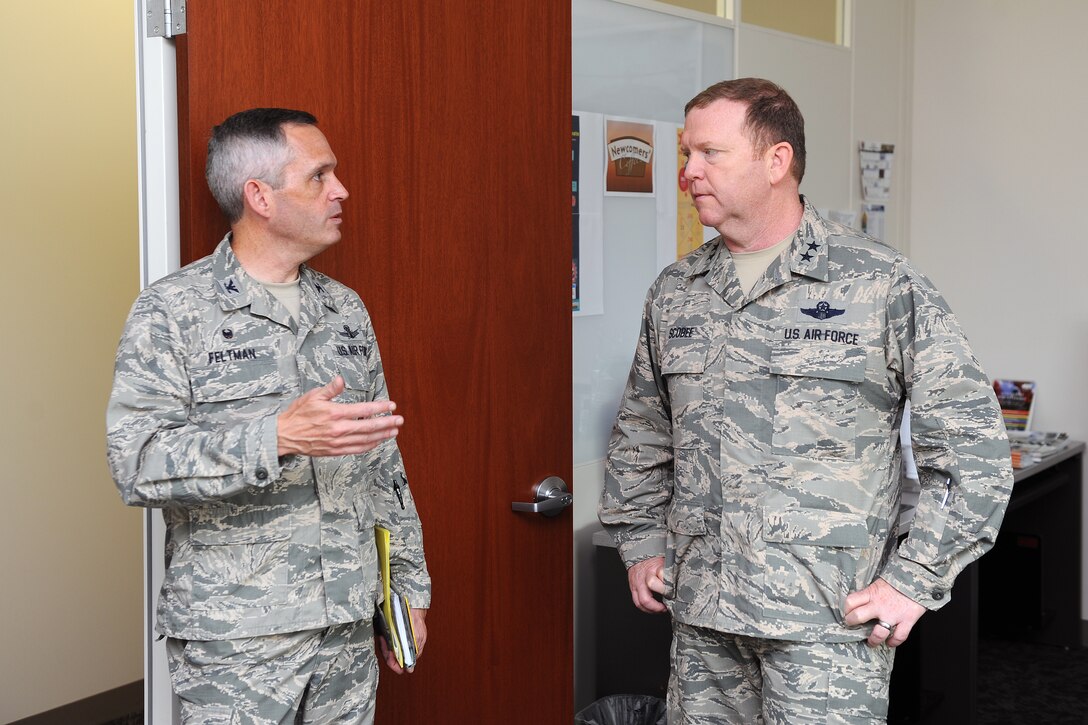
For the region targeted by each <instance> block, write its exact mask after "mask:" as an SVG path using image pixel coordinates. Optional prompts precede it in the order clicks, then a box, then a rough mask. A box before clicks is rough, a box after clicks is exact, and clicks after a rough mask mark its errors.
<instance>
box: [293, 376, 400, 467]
mask: <svg viewBox="0 0 1088 725" xmlns="http://www.w3.org/2000/svg"><path fill="white" fill-rule="evenodd" d="M343 391H344V379H343V378H342V377H340V376H339V375H337V376H336V377H335V378H333V380H332V382H331V383H329V384H328V385H326V386H324V387H322V388H317V389H315V390H311V391H310V392H308V393H306V394H305V395H303V396H302V397H300V398H298V399H296V400H295V401H294V402H293V403H291V405H290V406H288V408H287V410H285V411H283V412H282V413H280V415H279V417H278V418H277V420H276V436H277V440H278V443H279V455H281V456H286V455H289V454H292V453H301V454H303V455H306V456H350V455H354V454H356V453H365V452H366V451H369V450H371V449H373V448H375V447H377V446H378V444H379V443H381V442H382V441H385V440H387V439H389V438H392V437H394V436H396V435H397V432H398V431H399V430H400V426H401V425H403V424H404V418H403V417H401V416H399V415H389V414H390V413H392V412H393V411H394V410H395V409H396V407H397V406H396V404H395V403H393V402H392V401H389V400H380V401H374V402H370V403H335V402H333V398H335V397H336V396H337V395H339V394H340V393H342V392H343Z"/></svg>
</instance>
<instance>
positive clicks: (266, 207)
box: [242, 179, 275, 219]
mask: <svg viewBox="0 0 1088 725" xmlns="http://www.w3.org/2000/svg"><path fill="white" fill-rule="evenodd" d="M271 191H272V187H271V186H269V185H268V184H266V183H264V182H263V181H261V180H260V179H248V180H247V181H246V183H245V184H244V185H243V186H242V197H243V198H244V200H245V204H246V206H248V207H249V208H250V209H252V210H253V212H254V213H256V214H257V215H258V216H261V217H264V218H265V219H267V218H268V217H269V216H271V215H272V208H273V206H274V204H275V202H274V200H273V199H272V194H271Z"/></svg>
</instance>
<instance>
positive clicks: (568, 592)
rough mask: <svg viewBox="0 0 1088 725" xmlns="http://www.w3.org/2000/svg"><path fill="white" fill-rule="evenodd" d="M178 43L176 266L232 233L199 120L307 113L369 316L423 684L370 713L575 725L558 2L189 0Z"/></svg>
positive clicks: (339, 269) (385, 691)
mask: <svg viewBox="0 0 1088 725" xmlns="http://www.w3.org/2000/svg"><path fill="white" fill-rule="evenodd" d="M186 14H187V18H188V19H187V22H188V31H187V34H186V35H184V36H180V37H179V42H178V76H179V81H178V87H179V99H178V101H179V109H180V110H179V115H180V117H181V118H180V121H181V129H182V130H181V132H180V138H179V147H180V152H181V156H182V159H181V176H182V178H181V187H182V194H181V195H182V261H183V262H189V261H191V260H193V259H196V258H198V257H200V256H203V255H205V254H207V253H208V252H210V251H211V249H212V248H213V247H214V245H215V244H216V243H217V242H218V241H219V239H221V238H222V236H223V234H224V233H225V231H226V228H227V227H226V223H225V222H224V221H223V219H222V218H221V216H220V214H219V212H218V210H217V208H216V206H215V203H214V202H213V201H212V199H211V195H210V194H209V193H208V191H207V188H206V185H205V183H204V178H203V170H204V155H205V151H206V145H207V138H208V133H209V130H210V128H211V127H212V126H213V125H214V124H216V123H218V122H219V121H221V120H222V119H223V118H225V117H226V116H228V115H229V114H230V113H233V112H235V111H238V110H241V109H244V108H249V107H253V106H283V107H291V108H301V109H304V110H308V111H310V112H311V113H313V114H314V115H316V116H317V118H318V124H319V127H320V128H321V129H322V130H323V131H324V133H325V134H326V136H327V137H328V139H329V142H330V144H331V145H332V148H333V151H334V152H335V153H336V155H337V158H338V161H339V167H338V168H337V176H339V177H340V179H341V180H342V181H343V182H344V184H345V185H346V186H347V188H348V191H349V192H350V194H351V196H350V197H349V198H348V199H347V201H346V202H345V203H344V215H343V216H344V224H343V230H344V238H343V240H342V241H341V242H340V243H339V244H338V245H336V246H335V247H333V248H332V249H330V250H329V251H327V252H325V253H324V254H322V255H321V256H320V257H318V258H317V259H316V260H314V266H315V267H317V268H319V269H321V270H322V271H325V272H327V273H329V274H330V275H332V276H333V277H335V278H336V279H339V280H340V281H342V282H344V283H346V284H348V285H350V286H352V287H353V288H355V289H356V290H357V291H358V292H359V294H360V296H362V298H363V301H364V302H365V303H366V304H367V307H368V308H369V310H370V312H371V316H372V318H373V320H374V325H375V329H376V331H377V335H378V343H379V345H380V347H381V351H382V357H383V362H384V363H385V369H386V374H387V377H388V382H389V389H390V396H391V397H392V398H393V399H394V400H395V401H396V402H397V404H398V413H402V414H403V415H404V417H405V425H404V429H403V432H402V433H401V435H400V437H399V439H398V440H399V443H400V445H401V449H402V451H403V454H404V459H405V465H406V467H407V470H408V477H409V485H410V486H411V488H412V490H413V492H414V495H415V497H416V501H417V503H418V507H419V511H420V516H421V517H422V519H423V526H424V540H425V545H426V551H427V558H428V562H429V564H430V567H431V573H432V577H433V580H434V601H433V606H432V609H431V612H430V613H429V615H428V619H427V623H428V628H429V630H430V640H429V641H428V645H427V650H426V653H425V654H424V656H423V658H422V659H421V661H420V665H419V667H418V668H417V670H416V673H415V674H413V675H411V676H405V677H396V676H394V675H393V674H392V673H390V672H389V671H388V670H385V669H384V667H383V673H382V683H381V686H380V690H379V693H380V694H379V698H378V722H381V723H383V724H384V723H428V722H429V723H470V722H471V723H506V722H522V723H546V724H547V725H552V724H554V723H569V722H571V721H572V720H573V712H572V709H573V705H572V664H571V662H572V641H571V640H572V616H571V610H572V572H571V538H572V537H571V534H572V532H571V515H570V512H569V511H567V512H564V513H563V514H561V515H560V516H558V517H555V518H544V517H542V516H540V515H538V514H527V513H515V512H512V511H511V507H510V504H511V502H512V501H530V500H532V494H533V492H532V488H533V486H534V485H535V484H536V483H538V482H539V481H541V480H543V479H544V478H546V477H548V476H552V475H557V476H560V477H561V478H563V479H564V480H565V481H567V482H568V484H569V483H570V481H571V474H572V470H571V469H572V463H571V458H572V456H571V454H572V452H571V356H570V344H571V342H570V341H571V327H570V325H571V321H570V319H571V318H570V308H569V302H568V295H569V280H570V246H571V239H570V235H571V226H570V221H569V215H570V210H569V191H568V189H569V185H570V160H569V156H570V141H569V138H570V136H569V127H570V3H569V1H568V0H543V1H539V0H534V2H509V0H448V1H445V2H435V1H434V0H401V1H398V2H392V3H391V2H366V1H363V0H335V1H334V0H323V1H322V2H302V1H301V0H294V1H290V0H274V1H270V0H189V2H188V4H187V7H186Z"/></svg>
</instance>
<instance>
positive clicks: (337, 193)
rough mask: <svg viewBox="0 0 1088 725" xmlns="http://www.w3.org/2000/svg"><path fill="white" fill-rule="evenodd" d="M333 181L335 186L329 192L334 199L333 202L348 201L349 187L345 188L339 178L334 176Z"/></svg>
mask: <svg viewBox="0 0 1088 725" xmlns="http://www.w3.org/2000/svg"><path fill="white" fill-rule="evenodd" d="M333 179H334V180H335V184H334V185H333V187H332V189H331V190H330V191H329V198H330V199H332V200H333V201H343V200H344V199H347V198H348V189H347V187H346V186H344V185H343V183H341V181H340V178H339V177H337V176H334V177H333Z"/></svg>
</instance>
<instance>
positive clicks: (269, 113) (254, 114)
mask: <svg viewBox="0 0 1088 725" xmlns="http://www.w3.org/2000/svg"><path fill="white" fill-rule="evenodd" d="M290 123H297V124H302V125H310V126H314V125H317V119H316V118H315V117H314V116H313V115H312V114H309V113H306V112H305V111H293V110H290V109H287V108H251V109H249V110H248V111H241V112H239V113H236V114H234V115H233V116H231V117H230V118H228V119H227V120H225V121H223V123H221V124H219V125H218V126H216V127H215V128H213V129H212V137H211V138H210V139H209V140H208V160H207V164H206V165H205V168H204V176H205V178H207V180H208V188H209V189H210V190H211V192H212V196H214V197H215V200H216V202H218V203H219V208H220V210H222V212H223V214H224V216H226V217H227V219H228V220H229V221H230V223H231V224H234V223H235V222H237V221H238V220H239V219H241V218H242V211H243V210H244V209H245V200H244V196H243V187H244V186H245V183H246V182H247V181H249V180H250V179H259V180H261V181H263V182H265V183H266V184H268V185H270V186H271V187H272V188H273V189H278V188H280V187H281V186H283V170H284V168H285V167H286V166H287V164H288V163H289V162H290V161H291V149H290V146H288V145H287V134H285V133H284V132H283V127H284V125H286V124H290Z"/></svg>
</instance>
